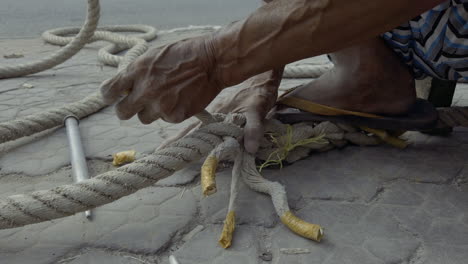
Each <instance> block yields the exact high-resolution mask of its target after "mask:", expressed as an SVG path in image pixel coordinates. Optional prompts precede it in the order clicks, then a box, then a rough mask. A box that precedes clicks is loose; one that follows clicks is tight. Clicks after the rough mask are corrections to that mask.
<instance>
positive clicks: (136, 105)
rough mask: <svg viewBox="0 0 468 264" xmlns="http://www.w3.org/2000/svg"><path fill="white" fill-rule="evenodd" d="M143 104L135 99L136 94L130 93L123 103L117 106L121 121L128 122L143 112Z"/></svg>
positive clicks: (116, 109)
mask: <svg viewBox="0 0 468 264" xmlns="http://www.w3.org/2000/svg"><path fill="white" fill-rule="evenodd" d="M143 108H144V105H143V103H141V102H139V101H138V100H137V99H136V97H135V92H130V94H129V95H127V96H126V97H125V98H124V99H123V100H122V101H120V102H119V103H118V104H117V105H116V106H115V112H116V114H117V117H118V118H119V119H120V120H128V119H130V118H132V117H133V116H134V115H135V114H136V113H138V112H140V111H141V110H143Z"/></svg>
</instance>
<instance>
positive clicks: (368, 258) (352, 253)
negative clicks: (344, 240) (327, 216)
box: [303, 247, 384, 264]
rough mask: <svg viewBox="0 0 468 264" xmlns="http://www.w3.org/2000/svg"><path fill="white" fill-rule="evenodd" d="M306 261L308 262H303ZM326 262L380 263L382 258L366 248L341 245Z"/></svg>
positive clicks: (346, 263) (325, 263)
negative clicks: (370, 252)
mask: <svg viewBox="0 0 468 264" xmlns="http://www.w3.org/2000/svg"><path fill="white" fill-rule="evenodd" d="M303 263H306V262H303ZM323 263H324V264H332V263H342V264H353V263H361V264H380V263H382V264H383V263H384V262H383V261H382V260H380V259H378V258H376V257H374V256H373V255H371V254H369V252H367V251H366V250H364V249H361V248H353V247H340V248H339V249H338V250H337V251H336V252H335V254H333V255H332V256H331V257H330V258H328V259H327V260H325V261H324V262H323Z"/></svg>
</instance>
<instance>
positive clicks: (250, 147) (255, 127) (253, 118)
mask: <svg viewBox="0 0 468 264" xmlns="http://www.w3.org/2000/svg"><path fill="white" fill-rule="evenodd" d="M245 117H246V119H247V122H246V124H245V127H244V147H245V149H246V150H247V152H249V153H255V152H257V150H258V147H259V145H260V139H261V137H262V136H263V116H262V115H261V114H260V113H258V112H257V111H253V110H249V111H247V112H246V113H245Z"/></svg>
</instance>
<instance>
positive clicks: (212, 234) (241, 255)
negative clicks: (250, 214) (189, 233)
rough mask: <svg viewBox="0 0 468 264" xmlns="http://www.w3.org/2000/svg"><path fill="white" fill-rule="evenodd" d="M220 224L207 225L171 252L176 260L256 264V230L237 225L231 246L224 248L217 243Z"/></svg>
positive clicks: (184, 261) (199, 262) (257, 261)
mask: <svg viewBox="0 0 468 264" xmlns="http://www.w3.org/2000/svg"><path fill="white" fill-rule="evenodd" d="M221 229H222V226H221V225H210V226H207V227H206V228H205V229H204V230H203V231H201V232H200V233H198V234H196V235H195V236H194V237H193V238H192V239H191V240H189V241H187V242H186V243H185V244H183V245H182V246H181V247H180V248H179V249H178V250H176V251H175V252H173V255H174V256H175V257H176V258H177V260H178V261H179V262H180V263H181V264H183V263H197V264H208V263H210V264H215V263H216V264H221V263H225V264H231V263H232V264H237V263H246V264H257V263H259V259H258V246H257V243H258V242H257V232H256V231H257V230H256V229H255V228H252V227H249V226H238V227H236V230H235V233H234V241H233V244H232V246H231V247H230V248H229V249H228V250H225V249H223V248H222V247H221V246H219V244H218V241H217V240H218V237H219V234H220V233H221Z"/></svg>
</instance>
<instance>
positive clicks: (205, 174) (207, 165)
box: [201, 156, 218, 196]
mask: <svg viewBox="0 0 468 264" xmlns="http://www.w3.org/2000/svg"><path fill="white" fill-rule="evenodd" d="M217 167H218V159H217V158H216V157H215V156H208V157H207V158H206V160H205V162H203V165H202V167H201V186H202V192H203V195H205V196H209V195H212V194H214V193H216V179H215V177H216V168H217Z"/></svg>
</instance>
